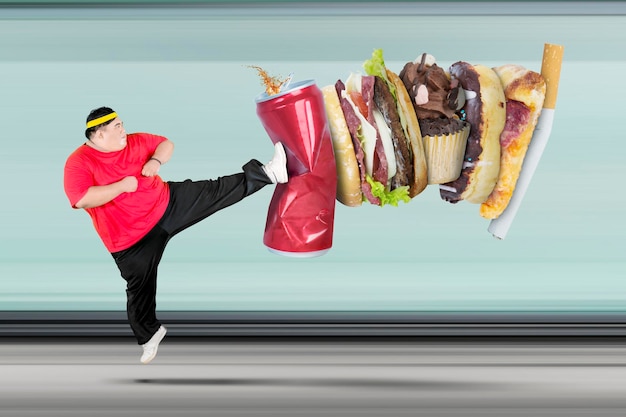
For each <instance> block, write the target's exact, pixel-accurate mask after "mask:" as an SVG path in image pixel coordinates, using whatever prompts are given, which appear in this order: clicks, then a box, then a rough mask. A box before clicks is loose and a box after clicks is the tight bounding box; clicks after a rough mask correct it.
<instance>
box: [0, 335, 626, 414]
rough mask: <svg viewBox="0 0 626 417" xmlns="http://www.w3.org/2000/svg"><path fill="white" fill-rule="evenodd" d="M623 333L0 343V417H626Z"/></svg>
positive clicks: (55, 340)
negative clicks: (149, 358) (148, 345)
mask: <svg viewBox="0 0 626 417" xmlns="http://www.w3.org/2000/svg"><path fill="white" fill-rule="evenodd" d="M625 346H626V343H623V342H620V341H619V340H618V341H615V340H609V341H607V340H591V341H590V340H571V339H567V340H566V339H560V340H556V341H555V340H551V341H546V340H543V339H534V340H511V339H490V340H480V339H478V340H476V339H457V340H432V339H420V338H414V339H402V340H389V339H349V340H340V339H332V338H331V339H295V340H294V339H288V338H281V339H254V338H252V339H251V338H248V339H227V340H226V339H210V338H205V339H194V338H175V337H171V338H166V339H165V340H164V342H163V343H162V345H161V348H160V349H159V355H158V357H157V358H156V359H155V360H154V362H152V363H151V364H149V365H141V364H139V356H140V349H139V347H138V346H137V345H136V344H135V343H134V341H133V340H131V339H128V338H116V339H105V338H92V339H75V338H74V339H73V338H68V339H49V338H48V339H46V338H40V339H38V338H32V339H29V338H21V339H6V338H5V339H0V416H3V417H4V416H7V417H9V416H20V417H21V416H111V415H115V416H181V417H182V416H196V415H197V416H422V415H423V416H467V417H469V416H498V417H501V416H598V417H599V416H626V355H625V353H626V349H625Z"/></svg>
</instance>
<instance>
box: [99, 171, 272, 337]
mask: <svg viewBox="0 0 626 417" xmlns="http://www.w3.org/2000/svg"><path fill="white" fill-rule="evenodd" d="M168 184H169V188H170V201H169V205H168V206H167V210H166V211H165V214H163V217H162V218H161V220H160V221H159V223H158V224H157V225H156V226H155V227H154V228H153V229H152V230H150V231H149V232H148V234H147V235H146V236H144V237H143V238H142V239H141V240H140V241H139V242H137V243H135V244H134V245H133V246H131V247H130V248H128V249H125V250H123V251H120V252H115V253H112V254H111V255H112V256H113V259H115V263H116V264H117V267H118V268H119V270H120V273H121V275H122V277H123V278H124V279H125V280H126V284H127V285H126V296H127V305H126V311H127V313H128V321H129V322H130V327H131V329H132V330H133V333H134V334H135V337H136V338H137V342H138V343H139V344H140V345H142V344H144V343H146V342H147V341H148V340H150V338H151V337H152V335H154V333H155V332H156V331H157V330H158V329H159V326H160V325H161V324H160V323H159V320H158V319H157V317H156V290H157V270H158V266H159V262H160V261H161V258H162V257H163V252H164V251H165V246H166V245H167V242H168V241H169V240H170V239H171V238H172V237H173V236H174V235H176V234H177V233H179V232H181V231H183V230H185V229H186V228H188V227H189V226H192V225H194V224H196V223H198V222H199V221H201V220H203V219H205V218H207V217H208V216H210V215H211V214H213V213H215V212H216V211H218V210H221V209H223V208H226V207H228V206H231V205H233V204H235V203H237V202H238V201H241V200H242V199H243V198H245V197H247V196H249V195H250V194H252V193H254V192H256V191H258V190H260V189H261V188H263V187H264V186H265V185H267V184H271V181H270V179H269V178H268V177H267V175H266V174H265V172H264V171H263V168H262V165H261V163H260V162H259V161H257V160H251V161H250V162H248V163H247V164H246V165H244V166H243V173H239V174H234V175H229V176H224V177H220V178H218V179H216V180H204V181H191V180H186V181H183V182H169V183H168Z"/></svg>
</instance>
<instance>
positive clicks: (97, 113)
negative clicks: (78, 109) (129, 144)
mask: <svg viewBox="0 0 626 417" xmlns="http://www.w3.org/2000/svg"><path fill="white" fill-rule="evenodd" d="M114 112H115V111H114V110H113V109H112V108H110V107H98V108H97V109H93V110H92V111H90V112H89V115H88V116H87V120H86V121H85V124H87V123H89V122H90V121H91V120H95V119H97V118H99V117H102V116H106V115H107V114H111V113H114ZM112 121H113V119H111V120H107V121H106V122H104V123H100V124H99V125H97V126H92V127H90V128H88V129H87V130H85V137H86V138H87V139H89V138H91V135H92V134H93V133H94V132H95V131H96V130H98V129H100V128H101V127H102V126H106V125H108V124H109V123H111V122H112Z"/></svg>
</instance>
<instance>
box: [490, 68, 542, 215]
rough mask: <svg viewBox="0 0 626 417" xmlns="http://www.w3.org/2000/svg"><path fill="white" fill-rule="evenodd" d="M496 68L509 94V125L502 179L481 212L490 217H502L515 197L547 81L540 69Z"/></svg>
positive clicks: (503, 145)
mask: <svg viewBox="0 0 626 417" xmlns="http://www.w3.org/2000/svg"><path fill="white" fill-rule="evenodd" d="M494 70H495V72H496V74H497V75H498V77H499V78H500V81H501V83H502V86H503V88H504V95H505V97H506V124H505V126H504V129H503V131H502V134H501V135H500V146H501V158H500V172H499V175H498V180H497V183H496V186H495V188H494V189H493V191H492V192H491V194H490V195H489V197H488V198H487V200H486V201H485V202H483V203H482V204H481V206H480V215H481V216H482V217H484V218H486V219H495V218H497V217H498V216H500V214H502V212H503V211H504V210H505V209H506V207H507V206H508V204H509V201H510V200H511V196H512V194H513V190H514V189H515V185H516V183H517V179H518V178H519V175H520V171H521V169H522V163H523V162H524V157H525V155H526V151H527V150H528V145H529V144H530V140H531V138H532V135H533V131H534V130H535V127H536V126H537V121H538V119H539V114H540V113H541V109H542V107H543V101H544V98H545V94H546V82H545V80H544V79H543V77H542V76H541V74H539V73H537V72H534V71H530V70H528V69H526V68H524V67H523V66H521V65H512V64H509V65H503V66H500V67H497V68H494Z"/></svg>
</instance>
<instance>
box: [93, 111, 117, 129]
mask: <svg viewBox="0 0 626 417" xmlns="http://www.w3.org/2000/svg"><path fill="white" fill-rule="evenodd" d="M116 117H117V113H115V112H113V113H109V114H107V115H106V116H102V117H98V118H97V119H93V120H90V121H88V122H87V129H90V128H92V127H94V126H98V125H101V124H102V123H104V122H108V121H109V120H113V119H115V118H116Z"/></svg>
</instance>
